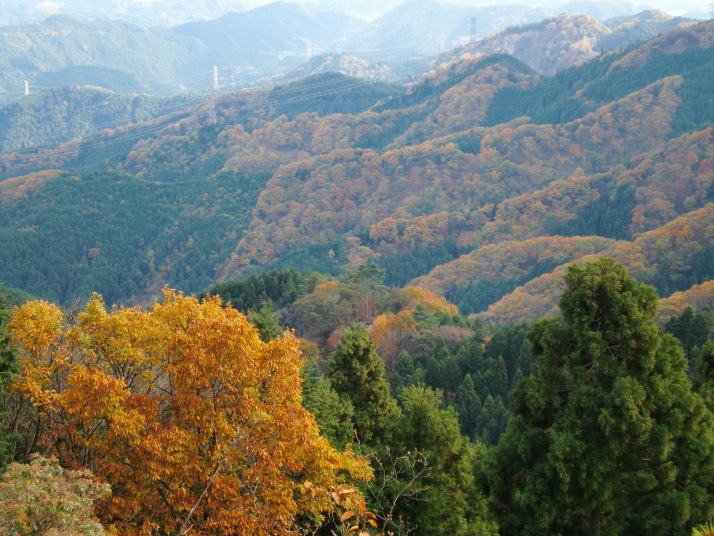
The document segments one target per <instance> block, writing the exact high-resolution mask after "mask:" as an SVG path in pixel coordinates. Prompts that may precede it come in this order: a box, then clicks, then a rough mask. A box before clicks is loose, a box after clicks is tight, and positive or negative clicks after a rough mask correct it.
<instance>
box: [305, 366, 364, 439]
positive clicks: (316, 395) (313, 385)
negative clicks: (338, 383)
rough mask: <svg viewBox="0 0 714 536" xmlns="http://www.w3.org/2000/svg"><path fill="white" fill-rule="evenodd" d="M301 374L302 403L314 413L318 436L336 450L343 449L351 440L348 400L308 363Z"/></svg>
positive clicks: (352, 436)
mask: <svg viewBox="0 0 714 536" xmlns="http://www.w3.org/2000/svg"><path fill="white" fill-rule="evenodd" d="M303 377H304V378H305V382H304V383H303V388H302V389H303V390H302V403H303V406H304V407H305V409H306V410H308V411H309V412H310V413H312V414H313V415H315V419H316V420H317V425H318V426H319V427H320V435H321V436H323V437H326V438H327V439H329V440H330V443H332V446H333V447H335V448H336V449H338V450H342V449H344V447H345V445H347V444H349V443H353V442H354V440H355V429H354V425H353V424H352V421H353V416H354V411H355V410H354V407H353V406H352V403H351V402H350V400H349V399H348V398H347V397H346V396H340V395H338V394H337V392H336V391H335V390H334V389H333V388H332V384H331V383H330V380H329V379H327V378H325V377H323V376H322V375H321V374H319V372H318V371H316V370H315V369H314V368H311V367H310V366H309V365H308V366H306V367H304V368H303Z"/></svg>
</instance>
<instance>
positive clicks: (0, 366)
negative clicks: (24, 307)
mask: <svg viewBox="0 0 714 536" xmlns="http://www.w3.org/2000/svg"><path fill="white" fill-rule="evenodd" d="M7 321H8V312H7V308H6V307H5V296H4V294H1V293H0V473H2V471H3V470H4V469H5V466H6V465H7V464H8V462H9V461H10V460H11V459H12V454H13V445H14V443H15V442H14V440H13V438H12V437H11V436H9V435H8V434H7V433H6V432H5V431H4V430H3V424H2V421H3V418H4V417H5V412H4V411H3V408H4V407H5V397H6V396H7V395H6V393H5V389H6V388H7V386H8V384H9V383H10V380H11V379H12V377H13V376H14V375H15V373H16V372H17V361H16V359H15V355H14V353H13V352H12V349H11V347H10V339H9V337H8V334H7V329H6V324H7Z"/></svg>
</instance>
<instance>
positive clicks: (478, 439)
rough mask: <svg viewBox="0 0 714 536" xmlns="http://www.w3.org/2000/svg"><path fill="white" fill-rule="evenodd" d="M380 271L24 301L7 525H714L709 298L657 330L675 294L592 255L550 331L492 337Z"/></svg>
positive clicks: (211, 528)
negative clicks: (198, 292) (663, 297)
mask: <svg viewBox="0 0 714 536" xmlns="http://www.w3.org/2000/svg"><path fill="white" fill-rule="evenodd" d="M383 275H384V272H383V270H381V269H380V268H379V267H377V266H376V265H374V264H372V265H369V266H368V265H362V266H360V267H359V268H358V269H356V270H355V271H352V272H349V273H348V274H347V275H345V276H343V277H341V278H338V279H334V278H329V277H327V278H326V277H325V276H319V275H318V274H315V273H310V272H295V271H292V270H283V271H275V270H274V271H270V272H266V273H264V274H261V275H254V276H250V277H248V278H245V279H243V280H240V281H234V282H230V283H225V284H221V285H217V286H216V287H213V288H212V289H211V290H210V292H208V293H206V294H205V296H204V297H203V298H202V299H201V300H198V299H196V298H193V297H190V296H185V295H183V294H181V293H177V292H176V291H173V290H170V289H165V290H164V294H163V298H162V299H161V301H159V302H157V303H155V304H154V305H153V306H152V307H150V308H148V309H143V308H139V307H126V308H123V307H122V308H113V309H112V310H108V309H107V308H106V306H105V304H104V302H103V301H102V298H101V297H100V296H98V295H94V296H93V297H92V299H91V300H90V301H89V302H88V303H87V304H86V305H85V306H84V307H82V308H81V309H79V310H77V309H74V310H70V311H66V312H64V311H62V310H61V309H60V308H59V307H57V306H56V305H53V304H50V303H48V302H45V301H41V300H36V301H28V302H26V303H25V304H24V305H22V306H21V307H20V308H16V309H15V311H14V313H13V314H12V317H11V320H10V322H9V323H7V320H8V315H7V314H5V315H4V323H3V328H2V329H3V332H2V336H3V338H2V352H0V357H1V358H2V359H1V360H0V380H2V383H0V389H1V390H0V395H1V398H0V400H2V417H3V420H2V428H0V464H2V466H4V467H6V471H5V474H4V475H3V476H2V480H1V482H0V504H2V505H3V508H2V509H0V528H2V530H3V531H5V532H4V533H8V534H9V533H12V534H35V533H36V532H33V531H37V530H45V531H47V530H56V529H57V528H59V527H61V528H62V529H63V530H73V531H74V533H77V534H86V535H89V534H92V535H103V534H112V533H116V532H119V533H121V534H136V535H139V534H157V535H163V534H166V535H169V534H171V535H173V534H180V535H183V534H187V533H188V532H189V531H190V532H193V533H195V534H201V535H206V536H208V535H218V534H239V533H250V534H263V535H272V534H286V535H287V534H296V535H297V534H348V533H352V532H358V533H360V534H363V535H376V534H395V535H407V534H414V535H431V534H442V533H444V534H446V533H448V534H455V535H457V534H463V535H496V534H519V535H520V534H554V535H555V534H564V533H567V534H583V535H586V534H594V533H595V534H613V535H614V534H628V535H630V534H661V535H672V534H682V535H688V534H690V533H693V534H704V533H706V532H704V531H706V530H709V529H708V528H707V527H709V525H708V522H709V521H710V520H711V519H712V518H713V517H714V509H713V508H712V502H711V497H712V494H713V493H714V414H712V411H713V410H714V397H713V396H712V393H713V392H714V391H713V390H712V389H713V387H712V385H713V384H712V382H713V381H714V379H713V378H714V369H713V368H712V365H713V364H714V313H712V311H711V309H709V308H707V307H705V308H703V309H700V310H697V311H695V310H693V309H692V308H691V307H688V308H686V309H685V310H684V311H683V312H682V314H680V315H677V316H673V317H671V318H670V319H669V320H668V321H667V322H666V323H664V325H657V324H656V323H655V318H656V314H657V310H658V304H657V294H656V292H655V290H654V288H653V287H651V286H648V285H643V284H640V283H637V282H636V281H635V280H634V279H633V278H631V277H630V276H629V275H628V274H627V271H626V269H625V268H624V267H623V266H622V265H620V264H618V263H617V262H616V261H615V260H614V259H612V258H610V257H606V256H602V257H599V258H597V259H595V260H591V261H587V262H584V263H576V264H573V265H571V266H570V267H569V268H568V270H567V273H566V274H565V277H564V284H565V291H564V292H563V294H562V297H561V299H560V310H561V311H562V314H561V316H559V317H558V318H545V319H540V320H538V321H537V322H535V323H534V324H532V325H530V324H524V323H519V324H509V325H505V326H501V327H487V326H485V325H484V324H483V323H482V322H480V321H479V320H477V319H473V318H472V319H469V318H466V317H463V316H461V315H459V314H458V310H457V308H456V307H455V306H453V305H451V304H449V303H448V302H446V301H445V300H444V299H443V298H439V297H438V296H436V295H435V294H433V293H431V292H430V291H427V290H424V289H421V288H419V287H406V288H404V289H399V288H394V289H389V288H388V287H386V286H384V285H382V282H381V279H382V277H383ZM218 292H222V293H223V294H224V296H225V299H226V300H227V302H224V301H223V299H222V297H221V296H220V295H219V294H218ZM230 304H236V307H233V306H231V305H230ZM239 309H241V310H243V311H245V312H246V313H247V316H246V315H244V314H243V313H241V312H240V311H239ZM3 311H7V309H3ZM285 326H288V327H291V328H292V329H291V330H285V329H284V328H285ZM366 326H370V327H369V329H368V328H367V327H366ZM675 337H676V338H675ZM544 490H546V491H544ZM692 530H694V531H695V532H692Z"/></svg>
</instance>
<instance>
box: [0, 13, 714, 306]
mask: <svg viewBox="0 0 714 536" xmlns="http://www.w3.org/2000/svg"><path fill="white" fill-rule="evenodd" d="M713 35H714V32H713V31H712V23H711V22H708V23H702V24H698V25H690V26H686V27H683V28H680V29H677V30H674V31H672V32H670V33H668V34H665V35H664V36H662V37H659V38H657V39H655V40H653V41H650V42H647V43H644V44H641V45H639V46H637V47H634V48H631V49H626V50H623V51H620V52H612V53H609V54H605V55H602V56H599V57H598V58H595V59H593V60H591V61H590V62H588V63H585V64H583V65H581V66H577V67H573V68H570V69H567V70H565V71H561V72H560V73H558V74H557V75H555V76H553V77H543V76H541V75H538V74H535V73H534V72H533V71H532V70H531V69H529V68H528V67H526V66H525V65H523V64H522V63H520V62H518V61H517V60H515V59H513V58H511V57H509V56H505V55H496V56H484V57H479V58H475V59H473V58H471V59H468V58H466V59H464V58H462V59H460V60H454V61H450V62H447V63H445V64H444V65H443V66H442V67H441V68H439V69H436V70H434V71H433V72H431V73H430V74H428V75H427V76H425V77H423V78H422V79H421V80H420V81H419V82H418V83H417V84H415V85H413V86H412V87H410V88H409V89H408V90H407V91H403V92H401V93H400V92H399V91H400V90H399V88H397V87H395V86H387V85H384V84H379V83H372V82H366V81H364V80H360V79H356V78H350V77H346V76H344V75H337V74H324V75H319V76H315V77H310V78H306V79H303V80H298V81H295V82H292V83H290V84H286V85H284V86H279V87H276V88H275V89H272V90H254V91H250V92H240V93H236V94H228V95H221V96H215V97H213V98H211V99H209V100H208V101H207V102H205V103H203V104H201V105H199V106H196V107H193V108H189V109H185V110H183V111H180V112H176V113H175V114H173V115H168V116H164V117H158V118H156V119H154V120H152V121H151V122H149V123H145V124H137V125H130V126H126V127H121V128H117V129H113V130H111V129H110V130H105V131H103V132H102V133H100V134H97V135H94V136H90V137H86V138H85V139H84V140H81V141H71V142H67V143H65V144H63V145H60V146H57V147H46V148H43V149H39V150H30V151H24V152H10V153H6V154H4V155H2V156H0V170H1V171H2V175H3V176H4V177H5V180H4V181H3V182H2V183H0V192H1V194H0V195H2V200H3V201H2V205H1V208H2V210H1V214H0V217H2V218H3V221H4V222H6V223H5V224H4V225H3V227H2V235H3V236H2V239H1V240H2V244H3V248H4V249H5V250H6V251H12V252H13V254H12V256H6V257H5V259H6V264H5V265H4V266H3V268H2V273H3V274H4V275H3V277H4V280H5V283H6V284H8V285H10V286H13V287H19V288H23V289H25V290H27V291H28V292H31V293H33V294H36V295H38V296H45V297H47V298H50V299H52V300H55V301H58V302H60V303H65V304H67V303H70V302H72V301H73V300H75V299H80V300H81V299H86V297H87V296H88V293H89V292H90V291H99V292H101V293H102V294H103V295H104V296H105V299H107V300H108V301H109V302H111V303H118V302H131V301H136V300H140V301H142V302H147V301H149V300H150V299H151V297H152V296H155V295H156V293H157V292H158V291H159V289H160V288H161V286H162V285H163V284H169V285H171V286H172V287H177V288H179V289H182V290H185V291H188V292H198V291H201V290H204V289H205V288H206V287H207V286H208V285H210V284H211V283H216V282H219V281H222V280H227V279H230V278H233V277H236V276H240V275H242V274H249V273H252V272H256V271H258V270H264V269H267V268H271V267H274V268H286V267H291V268H295V269H310V270H314V271H317V272H322V273H325V274H331V275H340V274H341V273H342V272H343V270H344V269H346V268H347V269H351V268H355V267H357V266H359V265H360V264H361V263H364V262H367V261H370V262H374V263H376V265H377V266H380V267H383V268H384V269H385V270H386V274H385V276H384V281H385V282H386V283H387V284H389V285H397V286H404V285H406V284H407V283H409V282H410V281H411V280H412V279H414V278H418V277H421V279H417V280H415V283H416V284H419V285H424V286H426V287H428V288H430V289H432V290H434V291H435V292H437V293H439V294H440V295H444V296H446V297H448V299H449V300H450V301H451V302H452V303H456V304H458V305H459V307H460V308H461V310H462V312H463V313H467V314H468V313H472V312H482V313H484V314H485V315H487V316H486V317H485V318H487V319H493V320H497V319H501V320H503V319H505V318H508V319H509V320H517V319H518V318H522V319H526V318H527V319H532V318H535V317H537V316H540V315H541V314H544V313H545V312H546V311H548V310H551V309H552V307H553V305H554V304H555V303H556V302H557V294H552V296H551V298H550V301H549V302H548V303H550V305H547V306H546V305H545V302H544V303H543V305H541V306H539V307H535V306H532V307H523V306H521V305H517V304H513V305H508V306H507V305H505V304H507V303H509V302H508V300H514V299H516V298H517V297H518V296H524V295H525V294H524V290H522V289H520V288H518V287H521V286H523V285H527V283H528V282H529V281H530V280H534V283H535V281H542V280H544V278H546V279H547V274H548V273H550V272H551V271H552V270H554V269H556V268H558V266H560V265H562V264H563V263H566V262H570V261H572V260H575V259H578V258H580V257H581V256H583V255H588V254H596V253H610V254H612V255H615V256H616V257H617V258H618V259H619V260H620V261H621V262H623V263H625V265H627V266H628V268H630V269H631V270H633V274H634V275H635V276H636V277H638V278H639V279H640V280H641V281H645V282H648V283H652V284H655V285H656V286H657V288H658V290H659V292H660V293H661V295H662V296H664V297H666V296H669V295H670V294H671V293H673V292H679V291H684V290H687V289H688V288H689V287H690V286H691V285H694V284H701V283H703V282H705V281H707V280H708V279H709V278H711V274H710V273H709V271H708V269H707V268H706V261H705V259H708V258H709V257H708V256H707V255H708V254H709V253H708V248H709V245H710V243H709V241H710V240H711V237H710V236H709V235H708V234H707V232H705V231H702V232H703V233H704V234H702V235H701V236H700V235H696V234H695V233H694V232H693V231H691V229H690V232H689V234H687V233H685V232H684V231H681V230H679V231H672V230H671V228H672V227H671V226H672V225H676V224H675V223H674V221H675V220H677V218H679V220H677V221H686V222H688V223H687V225H689V227H690V228H693V227H694V222H695V221H696V222H700V221H702V218H703V217H705V216H703V215H706V214H708V212H707V211H708V210H709V209H708V208H707V204H708V203H710V202H711V201H712V193H713V188H712V181H713V180H714V179H713V176H712V153H711V151H712V135H713V134H712V129H711V125H712V124H713V123H714V108H712V102H711V99H709V98H708V95H709V93H708V91H709V89H711V88H710V85H711V77H709V76H707V73H708V72H709V71H710V69H711V67H712V61H714V55H713V53H712V50H714V49H713V48H712V42H713V41H714V37H713ZM624 73H626V75H625V74H624ZM88 95H89V93H88ZM105 98H112V97H111V94H107V95H106V97H105ZM117 102H118V101H117ZM546 103H547V104H546ZM167 104H168V103H167ZM117 105H119V104H117ZM156 106H158V107H160V106H162V104H160V103H159V102H157V103H156V104H150V103H149V102H148V101H147V103H146V107H147V111H146V113H152V111H153V110H154V109H157V108H155V107H156ZM134 112H135V113H139V108H137V107H136V104H135V105H134ZM78 117H81V114H78ZM137 119H139V117H137ZM147 215H150V217H147ZM703 225H704V227H703V229H706V228H707V227H706V225H705V224H703ZM100 230H101V232H100ZM672 232H675V233H677V239H673V243H674V244H676V246H673V247H670V248H668V249H667V250H666V251H665V250H664V249H661V248H662V247H661V246H658V247H660V250H656V249H651V248H652V246H651V244H650V242H651V243H652V244H654V243H655V242H657V240H659V242H657V243H662V240H664V239H663V238H661V236H665V235H667V236H669V235H670V234H671V233H672ZM559 236H560V237H572V238H568V239H567V240H566V239H564V238H557V237H559ZM655 236H657V237H659V238H652V239H650V238H648V237H655ZM577 237H592V238H577ZM598 237H600V238H598ZM535 239H537V240H536V241H535V242H534V241H533V240H535ZM648 240H649V241H648ZM524 241H525V242H524ZM617 241H621V242H617ZM507 243H513V244H518V243H523V244H524V245H522V246H516V245H514V246H513V247H510V248H509V247H507ZM628 243H629V244H632V248H635V249H633V250H630V249H627V248H629V247H630V246H629V245H628ZM530 244H533V247H536V246H535V244H539V245H538V246H537V248H536V249H534V250H533V253H532V254H531V253H529V254H526V253H525V251H529V248H530V247H531V246H530ZM645 245H646V248H647V249H646V250H645V252H644V253H643V254H640V257H641V260H637V261H634V260H632V259H635V258H639V257H637V255H636V254H635V253H634V251H635V250H636V248H641V247H645ZM524 247H525V250H524ZM493 248H496V249H493ZM547 251H553V254H552V255H548V254H545V253H543V252H547ZM657 251H660V252H661V253H658V252H657ZM487 252H488V253H487ZM538 252H540V253H538ZM665 253H666V255H665ZM483 255H489V256H491V257H490V258H491V260H489V261H487V262H488V263H494V262H497V263H498V264H497V265H493V267H492V268H491V269H488V270H484V269H483V268H480V266H481V265H482V263H483V262H486V261H485V260H482V259H485V257H483ZM494 255H495V257H493V256H494ZM519 255H520V260H519V258H518V256H519ZM528 255H535V256H530V257H529V256H528ZM543 255H545V256H543ZM462 256H463V257H462ZM459 257H462V258H461V259H460V260H457V259H458V258H459ZM49 258H52V259H53V260H52V261H51V262H47V259H49ZM18 260H21V261H22V262H17V261H18ZM451 261H453V262H451ZM446 263H449V264H446ZM442 265H443V266H442ZM496 266H500V268H496ZM518 266H520V267H521V268H516V267H518ZM511 267H513V268H511ZM556 273H557V272H556ZM536 278H539V279H536ZM541 286H542V284H541ZM525 288H526V290H525V292H526V293H527V288H528V287H525ZM486 289H487V291H486ZM514 291H516V293H515V294H513V295H512V296H509V295H511V293H512V292H514ZM539 299H543V298H542V297H540V298H539ZM502 300H506V301H502ZM496 302H502V303H503V304H504V305H503V306H504V307H507V308H508V309H510V310H513V311H520V312H519V314H517V315H516V316H515V317H510V316H507V315H506V316H503V315H502V313H496V312H495V311H497V310H498V309H491V310H489V307H490V306H492V305H494V304H495V303H496ZM515 303H517V302H515ZM499 307H500V305H499ZM489 311H491V312H489Z"/></svg>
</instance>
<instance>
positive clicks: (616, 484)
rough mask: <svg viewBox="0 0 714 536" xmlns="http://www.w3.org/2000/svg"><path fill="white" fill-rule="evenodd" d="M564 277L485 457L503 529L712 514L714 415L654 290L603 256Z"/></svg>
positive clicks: (642, 527) (632, 523) (561, 528)
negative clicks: (502, 429)
mask: <svg viewBox="0 0 714 536" xmlns="http://www.w3.org/2000/svg"><path fill="white" fill-rule="evenodd" d="M565 281H566V284H567V290H566V291H565V293H564V294H563V296H562V299H561V301H560V309H561V311H562V319H552V318H551V319H545V320H541V321H540V322H538V323H537V324H536V325H535V326H534V327H533V330H532V331H531V332H530V334H529V340H530V341H531V343H532V345H533V351H534V354H535V356H536V358H537V362H536V364H535V365H534V368H533V374H532V375H531V376H530V377H529V378H526V379H525V380H523V381H522V382H520V383H519V384H518V386H517V387H516V389H515V391H514V394H513V399H514V400H513V408H512V409H513V417H512V418H511V421H510V422H509V425H508V429H507V431H506V433H505V434H504V435H503V436H502V437H501V440H500V442H499V444H498V446H497V447H496V448H494V449H493V451H492V452H491V453H490V460H489V463H488V464H487V467H488V470H489V482H490V485H491V495H492V498H493V501H494V504H495V505H496V508H497V511H498V513H499V515H500V517H501V519H502V529H503V534H522V535H524V536H527V535H535V534H538V535H542V534H553V535H555V534H569V535H580V534H589V535H591V536H598V535H600V534H606V535H618V534H623V535H624V534H627V535H634V536H637V535H645V534H647V535H665V534H667V535H677V534H681V535H684V534H687V533H688V530H687V529H686V527H685V526H686V525H687V524H691V523H696V522H701V521H704V520H707V519H711V518H712V515H713V514H714V508H713V507H712V502H711V497H712V493H713V492H714V483H713V482H712V480H713V475H714V437H713V436H712V426H713V424H714V422H713V419H712V415H711V413H710V412H709V411H708V410H707V409H706V407H705V406H704V404H703V402H702V399H701V397H699V396H698V395H697V394H695V393H693V392H692V389H691V385H690V383H689V380H688V379H687V374H686V371H687V363H686V361H685V359H684V357H683V355H682V350H681V348H680V347H679V345H678V344H677V342H676V340H675V339H674V338H673V337H672V336H671V335H661V334H660V332H659V329H658V327H657V325H656V324H655V323H654V317H655V314H656V312H657V295H656V294H655V292H654V289H652V288H651V287H648V286H645V285H638V284H637V283H636V282H635V281H634V280H633V279H632V278H630V277H629V276H628V275H627V272H626V270H625V268H624V267H622V266H621V265H619V264H617V263H615V261H614V260H613V259H610V258H607V257H602V258H600V259H599V260H597V261H594V262H592V263H589V264H587V265H585V266H584V267H580V266H572V267H571V268H570V269H569V271H568V273H567V275H566V278H565Z"/></svg>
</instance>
